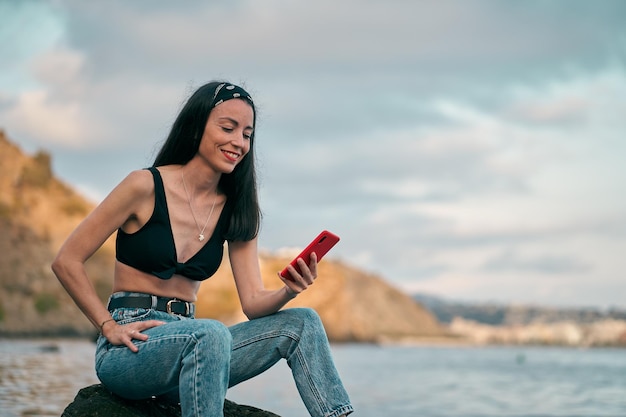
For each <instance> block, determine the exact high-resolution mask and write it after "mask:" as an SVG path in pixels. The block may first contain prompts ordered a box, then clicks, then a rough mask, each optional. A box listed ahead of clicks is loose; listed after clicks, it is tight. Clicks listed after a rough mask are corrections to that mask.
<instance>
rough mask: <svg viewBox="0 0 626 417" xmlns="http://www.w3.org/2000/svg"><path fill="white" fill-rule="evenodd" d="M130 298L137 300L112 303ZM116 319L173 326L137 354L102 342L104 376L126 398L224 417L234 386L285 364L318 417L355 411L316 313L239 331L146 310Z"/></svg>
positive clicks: (99, 360) (253, 323)
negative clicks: (157, 400)
mask: <svg viewBox="0 0 626 417" xmlns="http://www.w3.org/2000/svg"><path fill="white" fill-rule="evenodd" d="M125 295H133V293H127V292H124V293H121V292H120V293H115V294H113V295H112V296H111V297H119V296H125ZM112 316H113V318H114V319H115V321H116V322H117V323H119V324H128V323H132V322H137V321H144V320H161V321H164V322H166V324H164V325H161V326H156V327H153V328H151V329H148V330H145V331H144V333H145V334H147V335H148V336H149V337H150V338H149V339H148V340H147V341H145V342H144V341H138V340H133V342H134V343H135V344H136V345H137V347H138V348H139V352H137V353H133V352H132V351H131V350H130V349H128V347H126V346H125V345H121V346H114V345H112V344H110V343H109V342H108V341H107V339H106V338H105V337H103V336H100V337H99V339H98V343H97V350H96V373H97V375H98V378H99V379H100V381H101V382H102V383H103V384H104V385H105V386H106V387H107V388H108V389H110V390H111V391H112V392H114V393H116V394H118V395H119V396H121V397H124V398H129V399H144V398H150V397H154V396H156V397H163V398H165V399H167V400H168V401H175V402H180V406H181V411H182V416H183V417H192V416H193V417H204V416H206V417H216V416H217V417H219V416H223V407H224V398H225V397H226V391H227V389H228V388H229V387H232V386H235V385H237V384H239V383H240V382H243V381H245V380H247V379H250V378H252V377H254V376H256V375H258V374H260V373H262V372H263V371H265V370H267V369H269V368H270V367H271V366H272V365H274V364H275V363H276V362H278V361H279V360H280V359H282V358H284V359H286V360H287V364H288V365H289V367H290V368H291V371H292V374H293V377H294V380H295V383H296V386H297V388H298V392H299V393H300V396H301V397H302V400H303V402H304V404H305V406H306V408H307V409H308V411H309V413H310V414H311V416H313V417H336V416H340V415H342V414H349V413H351V412H352V410H353V409H352V406H351V405H350V400H349V398H348V394H347V393H346V391H345V389H344V387H343V385H342V383H341V380H340V378H339V374H338V373H337V370H336V368H335V365H334V363H333V360H332V356H331V351H330V347H329V344H328V339H327V337H326V332H325V330H324V327H323V326H322V323H321V321H320V319H319V316H318V315H317V313H316V312H315V311H314V310H312V309H307V308H293V309H286V310H282V311H279V312H278V313H275V314H272V315H269V316H266V317H261V318H258V319H253V320H250V321H246V322H243V323H239V324H236V325H234V326H232V327H226V326H225V325H224V324H222V323H221V322H219V321H216V320H210V319H195V318H186V317H182V316H177V315H171V314H168V313H165V312H161V311H156V310H151V309H141V308H119V309H116V310H114V311H113V313H112Z"/></svg>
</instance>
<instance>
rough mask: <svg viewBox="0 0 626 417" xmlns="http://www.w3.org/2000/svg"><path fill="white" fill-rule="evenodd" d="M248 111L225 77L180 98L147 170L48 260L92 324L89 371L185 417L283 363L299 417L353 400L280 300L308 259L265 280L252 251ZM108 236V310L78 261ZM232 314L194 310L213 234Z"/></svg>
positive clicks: (251, 119) (320, 334)
mask: <svg viewBox="0 0 626 417" xmlns="http://www.w3.org/2000/svg"><path fill="white" fill-rule="evenodd" d="M255 122H256V111H255V107H254V103H253V101H252V98H251V97H250V95H249V94H248V93H247V92H246V91H245V90H244V89H242V88H241V87H239V86H236V85H233V84H230V83H226V82H211V83H208V84H206V85H204V86H202V87H200V88H199V89H198V90H197V91H196V92H195V93H194V94H193V95H192V96H191V97H190V98H189V100H188V101H187V103H186V104H185V106H184V107H183V109H182V110H181V112H180V114H179V115H178V117H177V119H176V121H175V122H174V125H173V126H172V130H171V132H170V134H169V136H168V138H167V140H166V142H165V143H164V145H163V147H162V148H161V150H160V152H159V153H158V155H157V157H156V160H155V162H154V165H153V166H152V167H150V168H149V169H146V170H139V171H134V172H132V173H130V174H129V175H128V176H127V177H126V178H125V179H124V180H123V181H122V182H121V183H120V184H119V185H118V186H117V187H116V188H115V189H114V190H113V191H112V192H111V193H110V194H109V195H108V196H107V197H106V198H105V199H104V200H103V201H102V203H101V204H100V205H99V206H98V207H97V208H96V209H95V210H94V211H93V212H92V213H91V214H90V215H89V216H88V217H87V218H86V219H85V220H84V221H83V222H82V223H81V224H80V225H79V226H78V227H77V228H76V230H75V231H74V232H73V233H72V234H71V235H70V237H69V238H68V239H67V241H66V242H65V244H64V245H63V247H62V248H61V250H60V251H59V253H58V255H57V257H56V259H55V260H54V262H53V264H52V269H53V271H54V273H55V274H56V276H57V277H58V279H59V280H60V282H61V283H62V285H63V286H64V287H65V289H66V290H67V291H68V293H69V294H70V295H71V296H72V298H73V299H74V301H75V302H76V304H77V305H78V307H79V308H80V309H81V310H82V311H83V312H84V314H85V315H86V316H87V318H88V319H89V320H90V321H91V322H92V323H93V324H94V326H95V327H96V328H97V329H98V330H99V331H100V337H99V339H98V342H97V350H96V372H97V375H98V377H99V378H100V380H101V381H102V383H103V384H104V385H105V386H106V387H107V388H109V389H110V390H111V391H113V392H114V393H116V394H118V395H120V396H122V397H125V398H130V399H141V398H150V397H152V396H158V397H163V398H164V399H166V400H169V401H176V402H179V403H180V405H181V410H182V415H183V416H185V417H192V416H194V417H200V416H207V417H208V416H211V417H215V416H222V415H223V405H224V398H225V396H226V391H227V389H228V388H229V387H232V386H234V385H236V384H238V383H240V382H242V381H245V380H247V379H249V378H252V377H254V376H256V375H258V374H260V373H261V372H263V371H265V370H267V369H268V368H269V367H271V366H272V365H273V364H274V363H276V362H277V361H278V360H280V359H282V358H284V359H286V360H287V363H288V364H289V367H290V368H291V370H292V374H293V377H294V380H295V383H296V385H297V388H298V391H299V393H300V395H301V397H302V400H303V402H304V404H305V405H306V407H307V409H308V411H309V413H310V414H311V416H315V417H317V416H319V417H322V416H325V417H337V416H344V415H348V414H350V413H351V412H352V410H353V409H352V406H351V405H350V401H349V398H348V395H347V393H346V391H345V389H344V387H343V385H342V383H341V380H340V378H339V375H338V373H337V371H336V369H335V366H334V363H333V360H332V357H331V352H330V348H329V345H328V340H327V337H326V333H325V331H324V328H323V326H322V324H321V322H320V319H319V317H318V316H317V314H316V313H315V312H314V311H313V310H311V309H285V310H281V308H282V307H283V306H284V305H285V304H286V303H287V302H289V300H291V299H293V298H294V297H296V296H297V295H298V294H299V293H301V292H302V291H304V290H306V289H307V288H308V287H309V286H310V285H311V284H312V283H313V281H314V280H315V279H316V277H317V262H316V258H315V256H312V257H311V262H310V264H309V265H306V263H305V262H304V261H303V260H302V259H300V260H299V261H298V263H299V267H300V268H301V271H302V273H301V274H300V273H298V272H297V271H296V269H295V268H293V267H289V272H290V273H291V275H292V277H293V278H294V279H293V280H287V279H284V278H282V277H281V276H280V274H279V277H280V278H281V280H282V281H283V283H284V286H283V287H282V288H281V289H279V290H274V291H270V290H267V289H265V288H264V287H263V281H262V280H261V273H260V268H259V263H258V257H257V234H258V230H259V223H260V210H259V205H258V200H257V190H256V177H255V168H254V137H255ZM116 231H117V241H116V262H115V276H114V281H113V294H112V295H111V297H110V298H109V302H108V305H107V306H104V305H103V304H102V302H101V301H100V300H99V298H98V296H97V295H96V292H95V291H94V289H93V287H92V286H91V283H90V281H89V279H88V277H87V275H86V272H85V268H84V264H85V261H86V260H87V259H89V257H90V256H91V255H92V254H93V253H94V252H95V251H96V250H97V249H98V248H99V247H100V246H101V245H102V244H103V243H104V242H105V241H106V239H107V238H108V237H109V236H110V235H111V234H112V233H114V232H116ZM225 241H228V251H229V258H230V263H231V268H232V272H233V276H234V278H235V283H236V286H237V291H238V293H239V299H240V301H241V305H242V307H243V311H244V313H245V314H246V316H247V317H248V318H249V319H250V320H249V321H246V322H243V323H239V324H237V325H235V326H232V327H226V326H225V325H223V324H222V323H220V322H218V321H215V320H208V319H195V318H194V310H195V307H194V302H195V301H196V295H197V292H198V288H199V286H200V283H201V282H202V281H203V280H205V279H207V278H209V277H211V276H212V275H213V274H214V273H215V271H216V270H217V269H218V267H219V265H220V263H221V262H222V253H223V245H224V242H225Z"/></svg>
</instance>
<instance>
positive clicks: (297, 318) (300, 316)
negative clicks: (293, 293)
mask: <svg viewBox="0 0 626 417" xmlns="http://www.w3.org/2000/svg"><path fill="white" fill-rule="evenodd" d="M281 313H284V314H285V316H287V320H288V321H289V322H291V323H299V325H300V326H301V327H302V328H309V329H313V330H315V331H322V332H324V325H323V324H322V320H321V319H320V316H319V314H317V311H315V310H313V309H312V308H307V307H302V308H289V309H286V310H282V311H281Z"/></svg>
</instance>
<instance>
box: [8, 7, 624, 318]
mask: <svg viewBox="0 0 626 417" xmlns="http://www.w3.org/2000/svg"><path fill="white" fill-rule="evenodd" d="M215 79H220V80H224V79H225V80H230V81H232V82H235V83H238V84H241V85H243V86H244V87H245V88H246V89H247V90H248V91H249V92H250V93H251V94H252V96H253V98H254V100H255V103H256V105H257V106H258V123H257V126H256V142H255V146H256V152H257V163H258V170H259V172H258V173H259V185H260V189H261V191H260V200H261V205H262V209H263V213H264V217H263V225H262V229H261V234H260V237H259V244H260V247H261V248H262V249H263V250H267V251H279V250H281V249H282V248H294V247H303V246H305V245H306V243H308V241H309V240H311V239H312V238H313V237H314V236H315V235H317V234H318V233H319V232H320V231H321V230H323V229H327V230H331V231H333V232H335V233H336V234H338V235H339V236H341V241H340V242H339V244H338V245H337V246H336V247H335V248H334V249H333V250H332V252H331V253H329V254H328V255H327V256H328V257H329V258H333V259H338V260H341V261H342V262H344V263H346V264H348V265H352V266H355V267H357V268H360V269H363V270H365V271H367V272H369V273H372V274H376V275H379V276H381V277H383V278H384V279H385V280H387V281H388V282H389V283H391V284H392V285H394V286H395V287H397V288H400V289H402V290H404V291H407V292H409V293H414V292H421V293H427V294H431V295H435V296H440V297H444V298H447V299H452V300H457V301H467V302H496V303H515V304H535V305H547V306H557V307H565V306H572V307H576V306H585V307H587V306H588V307H597V308H609V307H618V308H624V307H626V298H625V297H624V294H626V276H625V272H624V271H625V270H626V260H625V259H626V192H625V191H626V163H624V162H626V137H625V134H626V2H623V1H619V0H616V1H609V0H603V1H578V0H562V1H533V0H527V1H523V2H513V1H510V2H503V1H495V0H494V1H475V0H464V1H461V0H458V1H453V0H445V1H436V0H433V1H408V0H396V1H390V0H361V1H355V0H345V1H333V0H318V1H299V0H295V1H280V0H266V1H252V0H248V1H197V0H190V1H185V2H171V1H162V0H150V1H148V0H138V1H125V0H110V1H99V2H95V1H94V2H84V1H81V0H57V1H36V0H26V1H19V2H18V1H9V0H0V128H2V129H4V131H5V133H6V134H7V135H8V136H9V137H10V138H11V139H12V140H13V141H14V142H16V143H17V144H18V145H19V146H20V147H21V148H22V149H23V150H24V151H25V152H29V153H34V152H36V151H37V150H40V149H42V150H45V151H47V152H49V153H50V154H51V155H52V157H53V169H54V172H55V174H56V175H58V176H59V177H60V178H61V179H62V180H63V181H65V182H66V183H68V184H70V185H71V186H73V187H75V188H76V189H77V190H79V191H80V192H81V193H82V194H83V195H85V196H86V197H88V198H89V199H91V200H92V201H94V202H98V201H100V200H101V199H102V198H104V197H105V196H106V195H107V193H108V192H109V191H110V190H111V189H112V188H113V187H114V186H115V185H116V184H117V183H118V182H119V181H121V180H122V179H123V178H124V177H125V176H126V175H127V174H128V173H129V172H130V171H132V170H135V169H139V168H142V167H146V166H149V165H151V164H152V161H153V159H154V157H155V155H156V152H157V150H158V149H159V146H160V145H161V144H162V142H163V140H164V138H165V137H166V135H167V134H168V129H169V128H170V126H171V124H172V122H173V120H174V118H175V117H176V115H177V113H178V111H179V110H180V108H181V106H182V105H183V103H184V102H185V100H186V99H187V98H188V96H189V95H190V94H191V93H192V92H193V91H194V90H195V89H196V88H197V87H199V86H200V85H202V84H204V83H205V82H208V81H211V80H215ZM325 279H332V277H327V278H325Z"/></svg>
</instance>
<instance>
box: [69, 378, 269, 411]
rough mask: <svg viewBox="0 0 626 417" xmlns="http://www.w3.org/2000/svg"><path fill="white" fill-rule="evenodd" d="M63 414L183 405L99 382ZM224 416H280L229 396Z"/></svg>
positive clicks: (148, 409)
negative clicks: (130, 394) (122, 393)
mask: <svg viewBox="0 0 626 417" xmlns="http://www.w3.org/2000/svg"><path fill="white" fill-rule="evenodd" d="M61 417H180V407H177V406H173V405H168V404H163V403H160V402H158V401H156V400H141V401H129V400H125V399H123V398H121V397H118V396H117V395H114V394H112V393H111V392H110V391H109V390H107V389H106V388H104V386H102V385H100V384H96V385H91V386H89V387H85V388H83V389H81V390H80V391H79V392H78V394H77V395H76V398H74V401H73V402H72V403H71V404H70V405H68V406H67V408H66V409H65V411H63V414H62V415H61ZM224 417H280V416H278V415H276V414H274V413H270V412H269V411H264V410H260V409H258V408H254V407H250V406H247V405H239V404H236V403H234V402H232V401H228V400H226V403H225V404H224Z"/></svg>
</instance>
